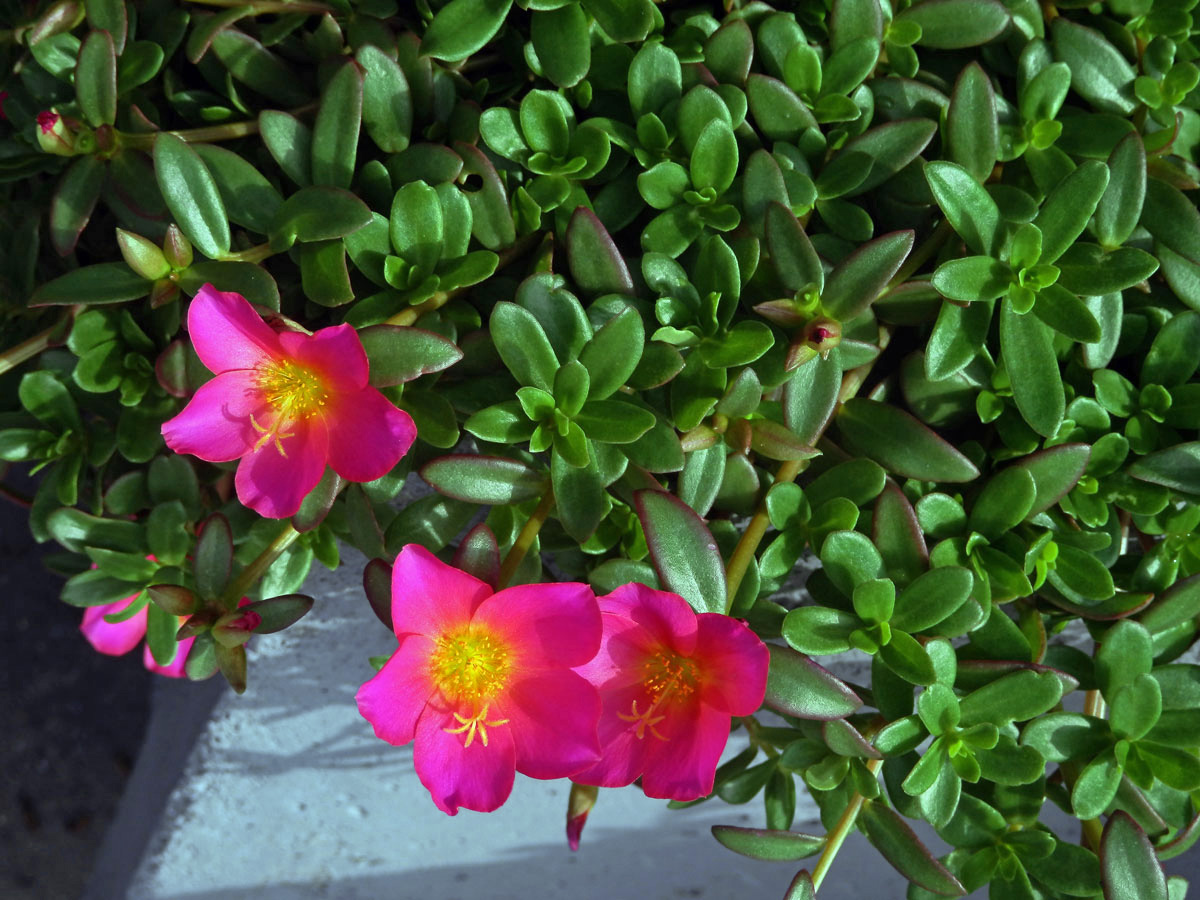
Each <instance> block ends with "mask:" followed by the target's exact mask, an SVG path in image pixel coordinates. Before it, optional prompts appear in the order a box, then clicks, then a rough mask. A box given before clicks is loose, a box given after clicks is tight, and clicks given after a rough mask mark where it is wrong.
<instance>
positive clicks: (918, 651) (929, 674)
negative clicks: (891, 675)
mask: <svg viewBox="0 0 1200 900" xmlns="http://www.w3.org/2000/svg"><path fill="white" fill-rule="evenodd" d="M879 660H880V661H881V662H882V663H883V664H884V665H886V666H887V667H888V668H889V669H891V670H892V671H893V672H895V673H896V674H897V675H899V676H900V677H901V678H903V679H904V680H905V681H907V682H910V683H911V684H933V683H934V681H936V680H937V672H936V670H935V669H934V668H933V660H931V659H930V658H929V653H928V651H926V650H925V648H924V646H922V645H921V644H920V643H919V642H918V641H917V640H916V639H915V638H914V637H912V636H911V635H910V634H908V632H905V631H893V632H892V639H891V640H890V641H888V643H886V644H884V645H883V646H882V647H880V648H879Z"/></svg>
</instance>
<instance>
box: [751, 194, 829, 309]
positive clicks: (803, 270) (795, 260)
mask: <svg viewBox="0 0 1200 900" xmlns="http://www.w3.org/2000/svg"><path fill="white" fill-rule="evenodd" d="M766 236H767V249H768V251H769V252H770V254H771V262H772V263H773V264H774V266H775V272H776V274H777V275H778V276H779V281H780V283H781V284H782V285H783V286H784V287H785V288H786V289H787V290H789V291H792V292H797V291H802V290H804V289H805V288H806V287H808V286H809V285H813V286H815V287H816V289H817V290H818V291H820V290H821V289H822V287H823V286H824V284H825V272H824V269H823V268H822V266H821V260H820V258H819V257H818V256H817V251H816V250H814V249H813V245H812V242H811V241H810V240H809V239H808V235H807V234H805V233H804V228H803V226H802V225H801V224H800V221H799V220H798V219H797V218H796V217H795V216H794V215H792V213H791V211H790V210H789V209H788V208H787V207H785V206H784V205H783V204H782V203H778V202H772V203H770V204H769V205H768V206H767V219H766Z"/></svg>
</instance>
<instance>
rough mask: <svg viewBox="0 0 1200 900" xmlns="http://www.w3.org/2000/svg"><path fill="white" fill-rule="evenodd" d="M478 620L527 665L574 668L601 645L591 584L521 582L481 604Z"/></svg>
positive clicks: (591, 655)
mask: <svg viewBox="0 0 1200 900" xmlns="http://www.w3.org/2000/svg"><path fill="white" fill-rule="evenodd" d="M475 621H476V622H480V623H484V624H487V625H488V626H490V627H491V629H492V630H494V631H495V632H496V633H497V634H500V635H502V636H503V637H505V638H506V639H507V640H508V642H509V643H510V644H511V645H512V646H513V647H515V648H516V649H517V652H518V653H519V654H520V658H521V665H522V666H524V667H526V668H533V669H539V668H570V667H572V666H581V665H583V664H584V663H586V662H588V661H590V660H591V659H592V657H594V656H595V655H596V651H597V650H598V649H599V648H600V609H599V607H598V606H597V605H596V598H595V596H594V595H593V594H592V589H591V588H589V587H588V586H587V585H586V584H578V583H566V584H521V585H516V586H515V587H510V588H505V589H504V590H502V591H499V592H498V593H496V594H493V595H492V596H491V597H488V598H487V599H486V600H485V601H483V603H481V604H480V605H479V609H478V610H477V611H476V613H475Z"/></svg>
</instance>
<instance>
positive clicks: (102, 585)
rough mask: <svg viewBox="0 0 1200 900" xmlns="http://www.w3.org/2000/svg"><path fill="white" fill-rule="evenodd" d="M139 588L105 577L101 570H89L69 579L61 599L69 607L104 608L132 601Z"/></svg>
mask: <svg viewBox="0 0 1200 900" xmlns="http://www.w3.org/2000/svg"><path fill="white" fill-rule="evenodd" d="M136 593H137V588H136V587H135V586H134V585H132V584H130V583H129V582H128V581H124V580H122V579H118V578H113V577H111V576H109V575H105V574H104V573H103V572H101V571H100V570H99V569H89V570H88V571H86V572H80V573H79V574H78V575H73V576H72V577H70V578H68V579H67V582H66V584H64V585H63V590H62V594H61V595H60V596H59V599H60V600H62V602H63V603H66V604H68V605H69V606H104V605H106V604H109V603H117V602H119V601H121V600H132V599H133V597H132V596H131V594H136Z"/></svg>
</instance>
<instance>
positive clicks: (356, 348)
mask: <svg viewBox="0 0 1200 900" xmlns="http://www.w3.org/2000/svg"><path fill="white" fill-rule="evenodd" d="M279 345H280V346H281V347H282V348H283V352H284V354H285V355H287V356H290V357H292V358H293V359H294V360H295V361H296V362H298V363H299V364H300V365H302V366H304V368H306V369H309V370H310V371H313V372H316V373H317V374H318V375H320V377H321V380H322V381H323V382H325V384H326V385H328V386H329V388H330V389H331V390H333V391H336V392H338V393H343V392H347V391H361V390H362V389H363V388H365V387H366V386H367V372H368V369H367V351H366V350H364V349H363V345H362V341H361V340H359V338H358V332H357V331H355V330H354V328H353V326H350V325H337V326H335V327H333V328H322V329H320V330H319V331H316V332H314V333H313V334H304V333H303V332H301V331H281V332H280V333H279Z"/></svg>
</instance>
